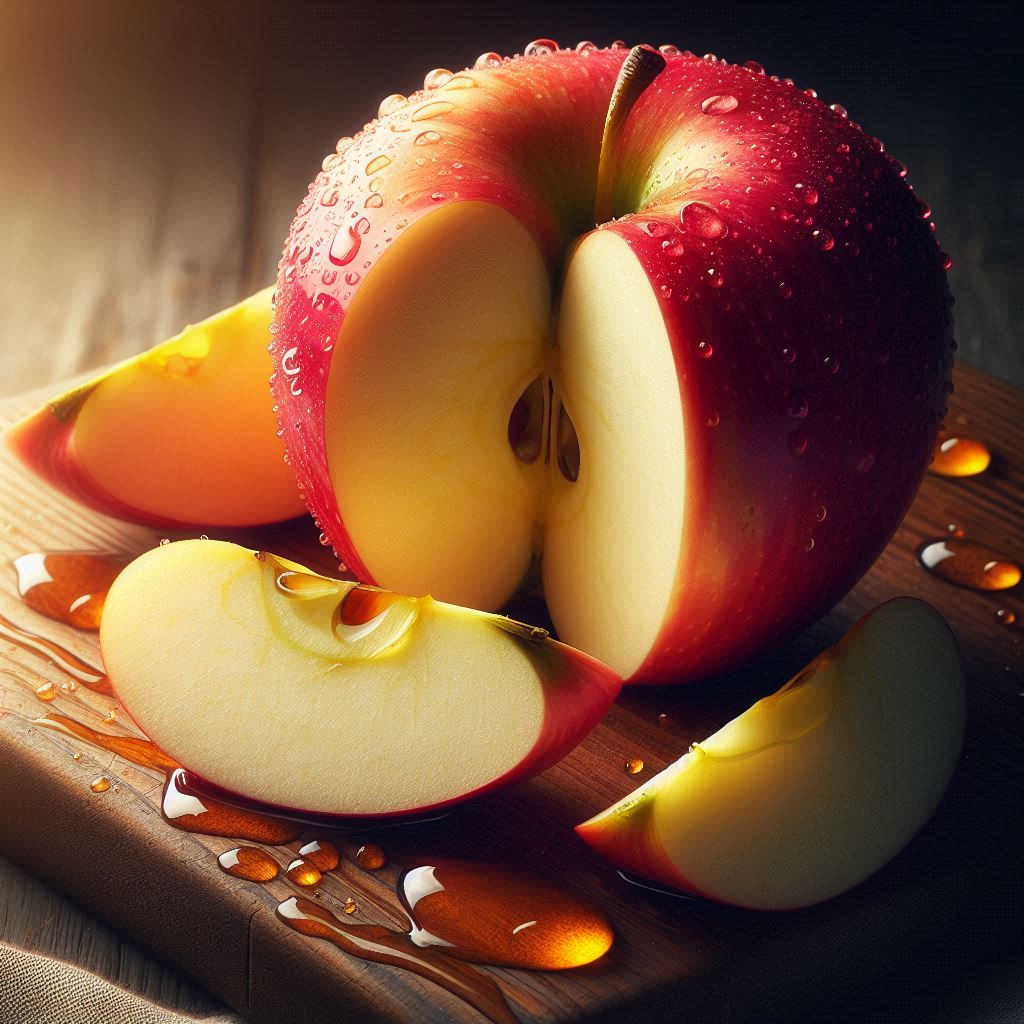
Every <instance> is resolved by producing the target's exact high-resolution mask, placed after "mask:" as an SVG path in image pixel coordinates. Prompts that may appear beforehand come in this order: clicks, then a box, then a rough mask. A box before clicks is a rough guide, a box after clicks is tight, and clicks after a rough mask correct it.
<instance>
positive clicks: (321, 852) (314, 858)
mask: <svg viewBox="0 0 1024 1024" xmlns="http://www.w3.org/2000/svg"><path fill="white" fill-rule="evenodd" d="M299 856H300V857H303V858H305V859H306V860H307V861H308V862H309V863H310V864H312V865H313V866H314V867H315V868H317V869H318V870H320V871H333V870H334V869H335V868H336V867H337V866H338V864H339V863H340V861H341V854H340V853H338V848H337V847H336V846H335V845H334V843H332V842H330V841H329V840H327V839H314V840H313V841H312V842H309V843H306V845H305V846H303V847H302V848H301V849H300V850H299Z"/></svg>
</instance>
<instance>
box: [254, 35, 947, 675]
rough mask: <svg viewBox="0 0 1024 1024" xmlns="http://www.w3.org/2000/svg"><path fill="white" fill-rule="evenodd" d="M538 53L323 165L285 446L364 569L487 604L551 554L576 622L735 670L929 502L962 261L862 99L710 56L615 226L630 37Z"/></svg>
mask: <svg viewBox="0 0 1024 1024" xmlns="http://www.w3.org/2000/svg"><path fill="white" fill-rule="evenodd" d="M534 49H535V51H536V53H537V54H538V55H533V56H524V57H517V58H515V59H513V60H510V61H504V62H502V61H498V62H497V63H496V65H495V66H491V65H492V64H494V62H493V61H484V62H483V64H484V65H485V66H481V67H479V68H475V69H472V70H468V71H465V72H462V73H459V74H457V75H455V76H452V77H450V78H448V79H447V81H446V80H445V76H444V75H436V76H431V82H432V83H434V82H438V81H440V82H443V83H444V84H443V85H441V86H440V87H439V88H434V89H430V90H427V91H425V92H422V93H417V94H416V95H414V96H412V97H410V98H409V99H408V101H407V102H404V103H402V102H398V101H396V100H393V99H392V100H391V101H389V103H388V104H387V105H386V107H387V109H386V112H385V113H384V115H383V116H382V117H381V118H380V119H379V120H378V121H375V122H373V123H372V124H370V125H369V126H368V127H367V128H366V130H365V131H363V132H361V133H360V134H359V135H358V136H357V137H356V138H355V139H354V140H353V139H343V140H342V141H341V142H340V143H339V145H338V150H337V152H336V153H334V154H331V155H330V156H329V157H328V158H327V159H326V160H325V161H324V170H323V172H322V173H321V174H319V175H318V176H317V178H316V180H315V181H314V182H313V184H312V185H311V186H310V190H309V194H308V195H307V197H306V199H305V200H304V201H303V203H302V204H301V205H300V207H299V209H298V212H297V216H296V218H295V221H294V223H293V225H292V230H291V235H290V238H289V240H288V243H287V246H286V249H285V252H284V257H283V260H282V264H281V273H280V278H279V283H278V300H277V306H276V321H277V327H278V331H277V334H276V336H275V341H274V343H273V348H274V352H273V355H274V360H275V364H276V369H277V374H276V378H275V381H274V385H273V386H274V393H275V399H276V401H277V402H278V404H279V406H280V423H281V427H282V429H283V430H284V431H285V434H284V439H285V444H286V446H287V448H288V452H289V455H290V459H291V463H292V466H293V467H294V469H295V470H296V473H297V476H298V479H299V481H300V483H301V485H302V487H303V489H304V491H305V493H306V495H307V500H308V502H309V507H310V510H311V511H312V513H313V515H314V517H315V518H316V520H317V522H318V523H319V526H320V529H321V530H323V531H324V532H325V533H326V535H327V536H328V537H329V538H330V540H331V542H332V544H333V546H334V548H335V550H336V551H337V553H338V555H339V557H341V558H343V559H344V561H345V562H346V563H347V565H348V566H349V567H350V568H351V570H352V571H353V572H354V573H355V574H356V575H357V576H358V578H359V579H361V580H363V581H365V582H368V583H375V584H379V585H381V586H386V587H390V588H393V589H395V590H399V591H403V592H406V593H415V594H418V593H426V592H430V593H432V594H435V595H437V596H438V597H440V598H443V599H445V600H453V601H457V602H460V603H465V604H471V605H474V606H477V607H481V608H495V607H499V606H501V604H502V603H503V602H504V601H505V600H506V599H507V598H508V597H509V595H510V594H511V593H512V592H513V591H514V590H515V589H516V587H517V586H518V585H519V583H520V581H521V579H522V578H523V576H524V574H526V573H527V571H528V569H529V568H530V566H531V564H534V563H536V562H537V561H538V560H539V561H540V564H541V575H542V579H543V585H544V591H545V595H546V599H547V603H548V608H549V611H550V614H551V617H552V619H553V621H554V623H555V626H556V627H557V630H558V633H559V635H560V636H561V637H562V639H564V640H565V641H566V642H568V643H571V644H573V645H574V646H577V647H580V648H582V649H584V650H586V651H588V652H589V653H591V654H593V655H594V656H595V657H598V658H600V659H601V660H603V661H605V662H607V663H609V664H610V665H612V666H613V667H614V668H615V669H616V670H617V671H618V672H619V673H620V674H621V675H623V676H624V677H625V678H626V679H627V680H628V681H638V682H639V681H642V682H678V681H681V680H688V679H694V678H698V677H704V676H708V675H712V674H714V673H718V672H722V671H724V670H726V669H728V668H730V667H732V666H735V665H736V664H737V663H738V662H741V661H743V660H745V659H748V658H750V657H751V656H752V655H753V654H755V653H756V652H757V651H759V650H761V649H763V648H764V647H765V646H766V645H768V644H770V643H771V642H773V641H775V640H777V639H778V637H779V636H780V635H781V634H784V633H787V632H792V631H794V630H795V629H797V628H799V627H800V626H801V625H803V624H805V623H806V622H807V621H809V620H810V619H812V618H813V617H814V616H815V615H816V614H818V613H820V612H821V611H822V610H823V609H824V608H826V607H828V606H829V605H830V604H832V603H834V601H835V600H837V599H838V597H839V596H840V595H841V594H842V593H844V592H845V591H846V590H847V589H848V588H849V587H850V586H851V585H852V584H853V583H854V582H855V581H856V579H857V578H858V577H859V576H860V575H861V574H862V573H863V572H864V571H865V569H866V568H867V567H868V566H869V565H870V564H871V562H872V560H873V559H874V558H875V557H876V556H877V554H878V553H879V552H880V550H881V549H882V547H883V546H884V545H885V543H886V541H887V540H888V538H889V537H890V536H891V534H892V533H893V531H894V529H895V527H896V526H897V524H898V523H899V521H900V519H901V518H902V516H903V515H904V513H905V511H906V509H907V507H908V506H909V503H910V501H911V499H912V497H913V495H914V493H915V491H916V489H917V487H918V484H919V482H920V479H921V477H922V474H923V472H924V469H925V466H926V463H927V460H928V458H929V455H930V452H931V448H932V443H933V440H934V437H935V433H936V429H937V426H938V422H939V419H940V417H941V414H942V410H943V405H944V402H945V398H946V394H947V391H948V386H949V380H950V371H951V365H952V347H951V340H952V335H951V318H950V315H949V295H948V289H947V286H946V280H945V274H944V270H943V258H942V256H941V254H940V253H939V252H938V249H937V247H936V244H935V241H934V238H933V236H932V235H931V233H930V231H929V228H928V224H927V222H926V221H925V220H923V219H922V210H923V207H922V205H921V204H920V203H919V202H918V200H917V199H916V198H915V197H914V195H913V193H912V191H911V189H910V188H909V186H908V185H907V183H906V181H905V180H904V178H903V177H902V175H903V173H905V171H904V170H903V169H902V168H901V166H900V165H898V164H897V163H896V162H895V161H894V160H892V159H891V158H890V157H889V156H888V155H886V154H885V153H884V152H882V150H881V146H880V144H879V143H878V142H877V140H873V139H872V138H870V137H869V136H868V135H867V134H866V133H865V132H863V131H862V130H861V129H860V128H859V127H858V126H856V125H855V124H854V123H853V122H851V121H850V120H848V119H847V118H846V117H845V116H844V115H843V113H842V112H841V111H835V110H831V109H829V108H828V107H827V106H826V105H825V104H824V103H822V102H821V101H820V100H818V99H816V98H815V97H813V96H812V95H808V94H805V93H804V92H801V91H800V90H797V89H795V88H793V87H792V86H791V85H789V84H786V83H784V82H780V81H777V80H772V79H769V78H768V77H766V76H764V75H763V74H759V73H757V72H756V71H755V70H750V69H748V68H744V67H736V66H731V65H726V64H725V63H724V62H716V61H711V60H700V59H698V58H695V57H693V56H691V55H686V54H669V55H667V57H666V61H667V66H666V67H665V68H664V70H663V71H662V72H661V74H660V75H659V76H658V77H657V78H656V79H655V80H654V82H653V84H651V85H650V86H649V87H648V88H647V89H646V91H644V92H643V94H642V95H641V96H640V98H639V100H638V101H637V102H636V105H635V107H634V108H633V111H632V113H631V114H630V115H629V118H628V120H627V121H626V122H625V124H624V127H622V128H621V133H620V137H619V143H618V149H617V154H616V155H615V156H614V157H613V158H612V164H613V165H614V170H615V175H614V182H613V186H614V187H613V190H612V206H613V209H612V212H613V213H614V215H615V218H614V219H609V220H606V221H605V222H604V223H601V224H599V225H598V226H597V227H596V228H595V226H594V208H595V192H596V182H597V179H598V168H599V166H600V163H601V152H602V134H603V126H604V123H605V118H606V113H607V111H608V107H609V97H610V96H611V94H612V90H613V87H614V84H615V82H616V77H617V75H618V74H619V71H620V68H621V67H622V65H623V61H624V59H625V57H626V51H625V50H624V49H610V50H594V49H590V50H585V51H583V52H579V53H577V52H569V51H561V50H560V51H557V52H554V53H548V54H546V55H539V54H540V53H541V52H542V51H543V49H544V48H543V47H538V48H534ZM606 162H607V161H606ZM612 581H614V583H613V582H612Z"/></svg>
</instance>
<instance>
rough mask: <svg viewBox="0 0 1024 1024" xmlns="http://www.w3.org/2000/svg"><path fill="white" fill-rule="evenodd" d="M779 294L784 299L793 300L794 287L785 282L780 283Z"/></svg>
mask: <svg viewBox="0 0 1024 1024" xmlns="http://www.w3.org/2000/svg"><path fill="white" fill-rule="evenodd" d="M779 294H780V295H781V296H782V297H783V298H784V299H791V298H793V286H792V285H791V284H787V283H786V282H785V281H780V282H779Z"/></svg>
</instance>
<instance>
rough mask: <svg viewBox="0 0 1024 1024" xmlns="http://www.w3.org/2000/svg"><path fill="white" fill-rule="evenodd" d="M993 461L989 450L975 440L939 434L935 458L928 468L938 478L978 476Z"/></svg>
mask: <svg viewBox="0 0 1024 1024" xmlns="http://www.w3.org/2000/svg"><path fill="white" fill-rule="evenodd" d="M991 461H992V455H991V453H990V452H989V450H988V448H986V447H985V445H983V444H982V443H981V442H980V441H975V440H974V438H971V437H964V436H962V435H960V436H950V435H949V434H946V433H941V434H939V436H938V438H937V439H936V441H935V458H934V459H933V460H932V463H931V465H930V466H929V467H928V468H929V469H930V470H931V472H933V473H935V474H937V475H938V476H977V475H978V473H984V472H985V470H986V469H988V467H989V463H990V462H991Z"/></svg>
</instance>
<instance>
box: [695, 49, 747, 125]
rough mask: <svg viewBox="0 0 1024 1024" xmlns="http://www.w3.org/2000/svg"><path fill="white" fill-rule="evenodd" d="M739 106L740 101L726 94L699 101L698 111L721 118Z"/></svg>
mask: <svg viewBox="0 0 1024 1024" xmlns="http://www.w3.org/2000/svg"><path fill="white" fill-rule="evenodd" d="M705 59H706V58H705ZM739 105H740V101H739V100H738V99H736V97H735V96H731V95H729V94H728V93H727V94H725V95H722V96H708V97H707V98H706V99H704V100H702V101H701V105H700V109H701V110H702V111H703V112H704V113H705V114H711V115H712V116H715V117H721V116H723V115H725V114H731V113H732V112H733V111H734V110H735V109H736V108H737V107H738V106H739Z"/></svg>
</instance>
